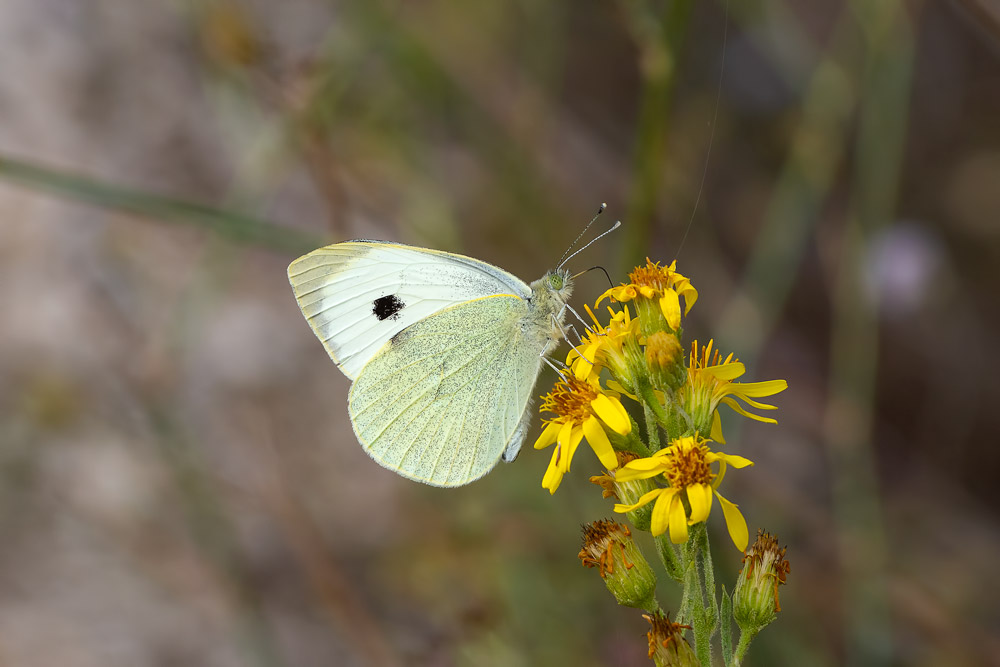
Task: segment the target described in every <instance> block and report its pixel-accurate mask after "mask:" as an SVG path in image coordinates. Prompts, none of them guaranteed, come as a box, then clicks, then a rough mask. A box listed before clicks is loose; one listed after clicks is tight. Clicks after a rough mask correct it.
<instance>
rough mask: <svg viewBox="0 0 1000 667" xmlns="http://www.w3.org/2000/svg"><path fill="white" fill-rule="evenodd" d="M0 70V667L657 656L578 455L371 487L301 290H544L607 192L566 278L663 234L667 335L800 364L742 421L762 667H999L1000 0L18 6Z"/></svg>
mask: <svg viewBox="0 0 1000 667" xmlns="http://www.w3.org/2000/svg"><path fill="white" fill-rule="evenodd" d="M0 63H2V65H0V118H2V122H0V535H2V542H0V543H2V548H0V665H2V666H4V667H6V666H8V665H10V666H17V667H20V666H45V667H47V666H50V665H53V666H65V667H88V666H91V665H101V666H118V665H164V666H167V665H208V666H228V665H268V666H269V665H295V666H298V665H304V666H310V665H349V666H353V665H394V664H406V665H610V664H614V665H645V664H649V662H648V660H647V658H646V640H645V637H644V633H645V631H646V629H647V627H648V626H647V624H646V622H645V621H644V620H643V619H642V618H641V616H640V614H639V613H638V612H636V611H634V610H629V609H625V608H622V607H617V606H616V605H615V604H614V602H613V600H612V598H611V597H610V596H609V595H608V594H607V592H606V590H605V588H604V586H603V584H602V582H601V581H600V579H599V577H598V576H597V574H596V572H595V571H594V570H587V569H584V568H583V567H581V565H580V562H579V561H578V559H577V556H576V554H577V551H578V549H579V546H580V543H579V525H580V524H581V523H583V522H586V521H590V520H593V519H596V518H601V517H607V516H610V515H611V512H610V504H609V503H608V502H607V501H603V500H602V499H601V498H600V494H599V493H598V491H597V488H596V487H593V486H592V485H590V484H589V483H588V482H587V477H588V476H589V475H591V474H594V473H595V472H596V471H597V467H598V463H597V461H596V458H594V457H593V456H592V455H591V454H590V452H589V451H585V450H584V451H583V454H582V455H581V456H580V457H577V462H576V466H575V467H574V470H573V474H571V475H570V477H569V478H567V480H566V481H565V482H564V483H563V486H562V487H561V488H560V489H559V492H558V493H557V494H556V495H555V496H552V497H550V496H549V494H548V493H547V492H545V491H544V490H543V489H542V488H541V487H540V481H541V477H542V473H543V471H544V469H545V467H546V464H547V462H548V458H549V454H548V452H545V453H539V452H536V451H533V450H531V449H530V448H527V449H525V450H524V451H522V453H521V456H520V458H519V459H518V460H517V462H516V463H514V464H512V465H504V464H501V466H500V467H499V468H498V469H497V470H496V471H494V473H493V474H491V475H490V476H488V477H487V478H486V479H484V480H482V481H480V482H477V483H475V484H473V485H471V486H468V487H465V488H461V489H457V490H441V489H433V488H429V487H423V486H420V485H417V484H413V483H410V482H407V481H405V480H403V479H401V478H399V477H397V476H395V475H393V474H392V473H390V472H388V471H385V470H383V469H382V468H380V467H379V466H378V465H376V464H375V463H373V462H372V461H371V460H370V459H369V458H368V457H367V456H366V454H365V453H364V452H363V451H362V449H361V448H360V447H359V446H358V445H357V443H356V441H355V439H354V437H353V434H352V432H351V427H350V424H349V422H348V420H347V408H346V404H347V403H346V399H347V391H348V388H349V383H348V381H347V380H346V378H344V377H343V376H342V375H341V374H340V373H339V372H338V371H337V369H336V367H335V366H334V365H333V364H332V363H330V362H329V360H328V359H327V356H326V353H325V352H324V351H323V349H322V347H321V346H320V344H319V342H318V341H317V340H316V339H315V338H314V337H313V335H312V333H311V332H310V330H309V328H308V327H307V325H306V323H305V321H304V320H303V318H302V316H301V314H300V313H299V311H298V308H297V306H296V303H295V301H294V299H293V297H292V294H291V290H290V288H289V286H288V282H287V279H286V276H285V267H286V266H287V264H288V263H289V261H291V260H292V259H293V258H294V257H296V256H297V255H299V254H301V253H304V252H306V251H308V250H311V249H313V248H314V247H317V246H319V245H322V244H325V243H330V242H334V241H339V240H345V239H348V238H357V237H367V238H380V239H388V240H395V241H401V242H405V243H412V244H417V245H421V246H428V247H434V248H439V249H444V250H452V251H460V252H464V253H467V254H470V255H472V256H475V257H478V258H481V259H483V260H486V261H488V262H491V263H494V264H498V265H500V266H502V267H504V268H506V269H508V270H510V271H512V272H513V273H515V274H517V275H519V276H521V277H522V278H523V279H525V280H532V279H534V278H537V277H539V276H540V275H541V274H542V273H543V272H544V271H545V270H546V269H547V268H550V267H552V266H553V265H554V264H555V263H556V261H557V259H558V257H559V256H560V255H561V254H562V252H563V250H564V249H565V248H566V247H567V246H568V245H569V243H570V242H571V241H572V240H573V238H574V237H575V236H576V235H577V234H578V233H579V231H580V230H581V229H582V228H583V225H584V224H585V223H586V222H587V220H588V219H589V218H590V217H591V215H592V214H593V212H594V211H595V210H596V208H597V206H598V205H599V204H600V203H601V202H602V201H606V202H608V204H609V207H608V208H609V210H608V213H607V214H606V215H605V216H604V221H603V222H602V224H601V225H598V226H597V227H601V228H603V225H604V224H605V223H607V224H610V223H611V222H613V221H614V219H616V218H621V219H622V221H623V222H624V225H623V227H622V229H621V230H620V231H618V232H616V233H615V234H613V235H611V236H610V237H609V238H608V239H606V240H604V241H601V242H600V243H598V244H597V245H595V246H594V247H593V248H591V249H589V250H588V251H587V252H586V253H585V254H583V255H581V256H580V257H578V258H577V259H576V260H574V262H573V266H572V268H574V269H584V268H587V267H588V266H591V265H593V264H595V263H601V264H602V265H604V266H605V267H607V268H608V270H609V271H610V272H611V274H612V276H613V277H614V278H615V279H616V280H624V279H625V272H626V271H627V270H628V269H629V268H630V267H632V266H633V265H635V264H637V263H642V262H644V260H645V258H646V257H647V256H649V257H650V258H652V259H654V260H663V261H667V262H669V261H670V260H671V259H673V258H675V257H676V258H677V260H678V269H679V270H680V271H681V272H682V273H683V274H685V275H687V276H689V277H690V278H691V279H692V281H693V282H694V284H695V285H696V287H697V288H698V289H699V292H700V295H701V298H700V299H699V301H698V304H697V306H696V307H695V309H694V311H693V312H692V314H691V316H690V317H689V318H688V319H687V321H686V325H685V326H686V332H685V335H686V338H687V340H688V342H690V341H691V340H693V339H695V338H697V339H699V340H702V341H704V340H707V339H709V338H715V340H716V343H717V345H719V346H720V347H721V348H722V349H723V350H724V351H733V352H735V353H736V354H737V355H738V356H739V357H740V358H741V359H742V360H743V361H744V362H746V364H747V367H748V373H747V375H746V376H745V377H744V378H743V379H744V380H749V381H752V380H765V379H771V378H784V379H786V380H788V384H789V389H788V391H786V392H785V393H783V394H781V395H779V396H777V397H776V401H775V402H776V403H777V405H778V406H779V407H780V410H779V412H778V413H777V416H778V418H779V422H780V424H779V425H778V426H770V425H765V424H758V423H756V422H747V421H745V420H740V421H737V420H736V419H732V418H731V417H733V415H732V414H727V415H724V418H726V430H727V439H728V441H729V443H730V444H729V448H730V450H731V451H734V452H736V453H740V454H743V455H745V456H747V457H749V458H751V459H753V460H754V461H756V464H757V465H756V467H754V468H752V469H748V470H744V471H741V472H740V474H734V475H732V476H731V477H729V478H728V479H727V482H726V484H727V486H728V492H727V494H726V495H727V496H728V497H729V498H731V499H733V500H734V501H736V502H738V503H739V504H740V506H741V508H742V509H743V511H744V513H745V515H746V516H747V518H748V521H749V523H750V530H751V533H754V532H756V530H757V529H758V528H761V527H763V528H766V529H768V530H770V531H772V532H776V533H777V534H778V536H779V539H780V541H781V542H782V543H785V544H787V545H788V557H789V559H790V561H791V567H792V571H791V575H790V578H789V584H788V585H787V586H786V587H784V588H783V589H782V592H781V601H782V606H783V608H784V610H785V611H784V612H783V614H782V615H781V616H780V617H779V620H778V621H777V622H776V623H775V624H774V625H773V626H771V627H769V628H768V629H767V630H766V631H765V632H764V633H763V634H762V635H761V637H760V638H759V639H758V641H757V642H756V643H755V644H754V646H753V647H752V649H751V652H750V655H749V664H753V665H841V664H849V665H984V664H1000V635H998V634H997V633H996V630H997V628H998V627H1000V605H998V604H997V597H998V594H1000V585H998V577H997V576H996V562H997V557H998V556H1000V532H998V510H1000V495H998V493H997V490H996V489H997V487H996V484H995V478H994V475H996V474H998V472H1000V466H998V463H1000V449H998V447H997V441H998V438H997V433H998V431H1000V410H997V409H996V405H995V404H996V402H997V401H1000V385H998V384H997V379H996V378H997V377H998V374H1000V373H998V371H1000V363H998V361H997V357H995V356H993V352H995V344H996V342H997V335H996V333H995V332H996V331H997V329H998V327H1000V312H998V308H997V293H998V289H1000V270H998V266H1000V221H998V217H1000V5H998V4H997V3H996V2H995V1H994V0H951V1H948V0H941V1H938V2H934V1H931V0H914V1H912V2H900V1H898V0H853V1H849V2H839V1H836V0H796V1H795V2H793V1H791V0H749V1H741V0H733V1H731V2H729V3H728V11H727V5H726V3H725V2H696V1H695V0H671V1H669V2H667V1H659V0H620V1H605V2H595V1H580V0H578V1H576V2H568V1H565V0H564V1H562V2H544V3H543V2H531V1H527V0H516V1H511V2H504V3H499V2H490V3H457V2H442V1H435V0H422V1H412V2H398V1H397V2H392V1H390V0H344V1H333V0H285V1H283V2H281V3H277V2H267V1H265V0H214V1H211V2H209V1H204V0H203V1H198V2H195V1H194V0H192V1H190V2H185V1H183V0H173V1H171V0H160V1H147V2H131V3H130V2H115V1H113V0H91V1H89V2H79V1H78V0H4V1H3V2H2V3H0ZM595 229H596V227H595ZM606 287H607V283H606V281H605V280H604V278H603V276H602V275H601V274H600V273H599V272H593V273H590V274H588V275H587V276H586V277H584V278H582V279H581V280H580V281H579V282H578V286H577V298H576V300H575V304H576V305H577V306H582V304H583V303H585V302H593V300H594V299H595V298H596V297H597V295H599V294H600V292H601V291H603V290H604V289H605V288H606ZM551 383H552V376H551V374H546V375H543V376H542V378H541V381H540V383H539V385H538V393H542V392H543V391H546V390H547V389H548V387H549V386H551ZM741 422H742V423H741ZM537 432H538V425H537V423H536V425H535V426H534V430H533V435H532V436H531V438H534V434H537ZM529 442H530V440H529ZM717 519H718V520H717ZM711 529H712V531H713V534H714V535H715V536H716V537H717V538H719V539H718V540H717V541H716V542H715V544H716V548H715V557H716V560H717V561H718V565H717V573H718V574H717V576H718V577H719V578H720V583H724V584H726V585H727V587H729V588H730V589H731V587H732V582H733V581H734V578H735V573H736V569H737V567H738V565H739V556H740V554H739V553H738V552H736V551H735V550H734V549H732V548H731V546H727V542H728V540H727V539H726V535H725V532H724V529H723V526H722V521H721V517H715V516H713V517H712V525H711ZM650 556H651V557H653V556H654V554H653V553H652V552H650ZM660 599H661V601H662V602H663V603H664V604H666V605H667V606H668V608H669V607H671V606H673V607H675V606H676V604H677V602H678V600H677V591H676V590H674V589H673V588H672V587H671V586H670V585H668V584H666V583H664V584H661V587H660Z"/></svg>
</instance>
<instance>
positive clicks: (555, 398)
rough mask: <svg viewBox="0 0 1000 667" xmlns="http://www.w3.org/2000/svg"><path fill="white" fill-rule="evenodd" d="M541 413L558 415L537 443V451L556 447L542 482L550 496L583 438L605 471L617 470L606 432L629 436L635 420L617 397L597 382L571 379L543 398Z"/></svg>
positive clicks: (562, 382) (554, 388) (567, 470)
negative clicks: (606, 429) (604, 389)
mask: <svg viewBox="0 0 1000 667" xmlns="http://www.w3.org/2000/svg"><path fill="white" fill-rule="evenodd" d="M540 410H541V411H547V412H554V413H555V414H556V415H557V416H556V417H555V418H554V419H549V420H547V422H548V423H547V425H546V426H545V428H544V429H543V430H542V434H541V435H540V436H538V440H536V441H535V449H544V448H546V447H548V446H549V445H551V444H552V443H557V444H556V448H555V451H553V452H552V460H551V462H550V463H549V467H548V469H547V470H546V471H545V476H544V477H543V478H542V487H543V488H546V489H548V490H549V493H555V492H556V489H558V488H559V484H560V483H561V482H562V478H563V475H565V474H566V473H567V472H569V466H570V463H571V462H572V460H573V455H574V454H575V453H576V448H577V447H579V446H580V441H581V440H583V437H584V436H586V437H587V444H589V445H590V448H591V449H593V450H594V453H595V454H597V458H599V459H600V460H601V464H602V465H603V466H604V467H606V468H608V469H609V470H611V469H614V468H617V467H618V459H617V458H616V457H615V450H614V448H613V447H612V446H611V441H610V440H609V439H608V435H607V433H605V432H604V429H605V428H609V429H611V430H612V431H614V432H616V433H618V434H619V435H628V434H629V433H631V432H632V420H631V419H630V418H629V416H628V412H626V411H625V408H624V407H623V406H622V404H621V401H619V400H618V398H617V397H616V396H615V395H613V394H611V393H608V392H604V391H602V390H601V388H600V385H599V384H598V383H597V382H584V381H583V380H578V379H577V378H576V377H574V376H572V375H570V376H569V377H568V378H567V379H566V380H565V381H560V382H557V383H556V385H555V387H553V388H552V391H551V392H549V393H548V394H546V395H545V396H542V406H541V408H540Z"/></svg>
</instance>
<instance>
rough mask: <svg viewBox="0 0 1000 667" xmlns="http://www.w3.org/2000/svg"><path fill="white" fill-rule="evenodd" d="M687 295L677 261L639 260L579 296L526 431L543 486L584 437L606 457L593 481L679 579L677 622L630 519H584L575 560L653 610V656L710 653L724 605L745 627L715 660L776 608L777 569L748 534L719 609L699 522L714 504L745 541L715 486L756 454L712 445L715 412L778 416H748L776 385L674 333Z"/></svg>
mask: <svg viewBox="0 0 1000 667" xmlns="http://www.w3.org/2000/svg"><path fill="white" fill-rule="evenodd" d="M697 300H698V291H697V290H696V289H695V288H694V286H693V285H692V284H691V281H690V280H689V279H688V278H686V277H685V276H683V275H681V274H680V273H678V272H677V267H676V263H671V264H670V265H668V266H661V265H660V264H659V263H656V262H652V261H650V260H648V259H647V261H646V265H645V266H640V267H637V268H636V269H635V270H634V271H632V272H631V273H630V274H629V281H628V282H627V283H623V284H621V285H618V286H615V287H612V288H611V289H609V290H607V291H606V292H604V294H602V295H600V297H599V298H598V299H597V301H596V302H595V304H594V308H593V309H591V308H590V306H589V305H588V306H586V312H587V315H588V316H589V318H590V320H591V321H590V322H589V323H583V324H584V325H585V326H586V331H585V333H584V334H583V336H582V337H581V338H580V340H579V341H578V342H577V344H576V345H574V346H573V348H572V350H571V351H570V352H569V354H568V355H567V357H566V361H565V368H564V370H563V371H562V372H561V373H560V376H561V378H560V380H559V381H558V382H556V384H555V386H554V387H553V389H552V390H551V391H550V392H549V393H547V394H545V395H544V396H543V397H542V405H541V411H542V412H543V413H548V416H547V418H546V419H545V428H544V429H543V431H542V434H541V436H540V437H539V438H538V440H537V441H536V442H535V448H536V449H544V448H547V447H551V446H553V445H555V447H554V449H553V451H552V455H551V459H550V462H549V465H548V468H547V469H546V471H545V475H544V477H543V478H542V486H543V487H544V488H545V489H548V491H549V493H555V492H556V490H557V489H558V488H559V486H560V484H561V483H562V481H563V478H564V477H565V476H566V474H567V473H569V471H570V465H571V463H572V461H573V458H574V456H575V454H576V452H577V450H578V448H579V446H580V444H581V443H582V442H583V441H584V440H586V442H587V444H588V445H589V446H590V449H592V450H593V452H594V454H595V455H596V457H597V459H598V460H599V461H600V463H601V465H602V466H603V467H604V469H605V471H604V473H603V474H600V475H595V476H593V477H591V481H592V482H594V483H595V484H598V485H599V486H600V487H601V489H602V495H603V496H604V497H605V498H610V499H613V500H614V501H615V505H614V511H615V512H617V513H619V514H624V515H625V516H626V517H627V518H628V520H629V522H630V523H631V524H632V526H633V528H634V529H636V530H640V531H648V532H650V533H652V535H653V536H654V538H655V539H656V545H657V551H658V553H659V555H660V557H661V560H662V561H663V565H664V567H665V569H666V571H667V574H668V575H669V576H670V577H671V578H673V579H674V580H676V581H677V582H680V583H682V584H683V586H684V593H683V595H682V597H681V600H682V602H681V607H680V609H679V610H678V614H677V618H678V620H679V621H680V622H679V623H671V622H670V621H669V619H668V618H667V617H666V616H665V615H664V614H663V613H662V612H661V611H660V610H659V605H658V603H657V602H656V600H655V597H654V595H653V593H654V590H653V587H654V586H655V584H656V580H655V577H654V576H652V575H651V570H650V568H649V566H648V564H647V563H646V561H645V559H644V558H643V557H642V554H641V552H640V551H639V550H638V547H637V545H636V543H634V542H633V541H632V538H631V532H630V531H629V529H628V528H627V527H626V526H624V525H622V524H618V523H616V522H614V521H609V520H603V521H597V522H593V523H591V524H588V525H587V526H585V527H584V547H583V549H582V550H581V551H580V559H581V560H582V561H583V563H584V565H587V566H589V567H595V568H597V569H598V571H599V572H600V575H601V577H602V578H603V579H604V581H605V584H606V585H607V586H608V589H609V591H611V593H612V594H613V595H614V596H615V598H616V599H617V600H618V602H619V603H620V604H624V605H628V606H633V607H639V608H642V609H645V610H647V611H649V612H650V615H648V616H647V617H646V618H647V619H649V621H650V623H651V624H652V630H650V634H649V647H650V657H651V658H653V660H654V662H655V663H656V664H699V663H700V664H703V665H704V664H709V663H710V662H711V651H710V649H707V648H706V647H707V644H708V641H709V640H710V639H711V637H712V635H713V634H714V633H715V632H716V631H717V630H718V628H719V621H720V614H722V613H731V614H733V615H734V618H736V619H737V622H738V624H739V625H740V627H741V629H743V631H744V635H743V636H742V637H741V643H740V645H739V646H738V647H737V649H736V651H735V653H734V652H733V650H732V647H728V650H727V647H725V646H724V648H723V653H724V658H725V662H726V664H730V663H731V662H732V659H734V658H738V657H741V656H742V653H743V652H745V650H746V647H747V646H748V645H749V642H750V640H751V639H752V637H753V636H754V635H755V634H756V633H757V632H758V631H759V630H760V628H762V627H763V626H764V625H766V624H767V623H769V622H770V620H772V619H773V616H774V613H775V612H777V611H778V610H779V609H780V608H779V606H778V599H777V586H778V584H779V583H784V580H785V574H786V573H787V572H788V563H787V561H785V560H784V551H783V550H781V551H779V550H777V549H776V547H775V544H773V542H774V539H773V538H770V537H769V536H768V537H766V538H761V539H759V540H758V542H757V543H756V544H755V545H754V546H753V547H752V548H751V549H750V550H749V551H746V553H747V556H746V558H745V563H746V568H745V573H744V574H743V575H741V578H740V584H738V585H737V587H736V597H735V598H734V599H733V604H734V605H736V607H737V608H736V609H733V607H731V606H726V605H725V604H723V605H722V609H723V610H728V612H726V611H720V605H719V604H718V602H717V601H716V598H715V595H716V586H715V583H714V574H713V573H712V559H711V556H710V554H709V553H708V549H709V547H708V537H707V533H706V530H705V525H706V523H707V521H708V519H709V516H710V514H711V510H712V508H713V507H715V506H717V507H719V508H721V512H722V515H723V519H724V520H725V525H726V527H727V529H728V532H729V537H730V539H731V540H732V542H733V544H735V545H736V547H737V548H738V549H740V550H741V551H744V550H747V543H748V542H749V533H748V529H747V521H746V519H745V518H744V516H743V514H742V512H740V509H739V507H738V506H737V505H736V503H734V502H732V501H731V500H729V499H728V498H726V497H725V496H723V494H722V492H721V491H720V486H721V484H722V482H723V480H724V478H725V476H726V471H727V470H728V469H729V468H736V469H741V468H746V467H748V466H752V465H753V462H752V461H750V460H749V459H748V458H745V457H743V456H739V455H736V454H730V453H727V452H723V451H719V449H718V446H719V445H726V441H725V438H724V437H723V434H722V420H721V418H720V415H719V411H720V408H722V406H727V407H728V408H729V409H731V410H732V411H734V412H735V413H736V414H739V415H742V416H744V417H747V418H749V419H753V420H756V421H759V422H765V423H770V424H774V423H777V422H776V421H775V420H774V419H772V418H770V417H765V416H762V415H761V414H759V411H769V410H775V409H776V408H775V406H774V405H770V404H767V403H761V402H759V401H758V400H757V399H760V398H763V397H767V396H773V395H775V394H778V393H780V392H782V391H784V390H785V389H786V388H787V383H786V382H785V381H784V380H768V381H764V382H737V380H738V379H740V378H742V377H743V376H744V375H745V374H746V372H747V371H746V368H745V366H744V365H743V364H742V363H741V362H740V361H739V360H738V359H736V358H735V357H734V355H732V354H729V355H725V356H723V354H722V353H720V352H719V351H718V350H717V349H716V348H715V342H714V341H713V340H709V341H708V342H707V343H704V344H699V343H698V342H697V341H694V342H692V343H691V344H690V346H689V347H686V346H685V345H683V344H682V336H683V326H682V324H683V320H684V318H685V317H686V316H687V315H688V313H689V312H690V311H691V308H692V307H693V306H694V304H695V302H696V301H697ZM605 302H606V303H605ZM602 307H603V309H604V311H603V314H602ZM686 349H690V352H689V353H688V352H686V351H685V350H686ZM633 415H634V417H635V418H633ZM640 424H642V427H640ZM716 514H718V513H716ZM678 549H679V552H678ZM696 588H698V589H700V593H699V591H697V590H695V589H696ZM730 590H732V589H730ZM706 599H708V600H711V604H708V603H706V604H708V606H706V608H705V609H698V608H697V601H703V600H706ZM686 622H690V623H691V625H685V624H684V623H686ZM726 622H727V623H728V619H727V621H726ZM685 629H690V630H693V632H694V639H695V649H696V650H697V653H698V656H697V658H695V654H694V652H693V651H692V649H691V647H690V646H689V645H688V643H687V641H686V640H685V639H684V638H683V632H684V630H685ZM725 641H728V638H727V639H726V640H725ZM706 651H707V652H706ZM737 662H738V659H737Z"/></svg>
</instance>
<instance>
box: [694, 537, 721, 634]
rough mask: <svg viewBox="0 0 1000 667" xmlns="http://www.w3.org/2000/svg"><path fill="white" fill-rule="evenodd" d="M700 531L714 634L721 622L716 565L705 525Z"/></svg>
mask: <svg viewBox="0 0 1000 667" xmlns="http://www.w3.org/2000/svg"><path fill="white" fill-rule="evenodd" d="M699 525H700V526H701V529H700V530H698V543H699V547H700V548H699V552H700V556H701V567H702V576H703V577H704V583H705V593H706V595H707V596H708V599H709V601H710V602H711V604H712V606H711V608H710V613H711V618H712V622H711V623H710V624H709V626H710V627H711V632H712V634H715V630H716V629H717V628H718V622H719V602H718V599H717V598H716V597H715V565H714V563H712V550H711V548H710V546H709V542H708V530H707V528H706V526H705V524H704V523H701V524H699Z"/></svg>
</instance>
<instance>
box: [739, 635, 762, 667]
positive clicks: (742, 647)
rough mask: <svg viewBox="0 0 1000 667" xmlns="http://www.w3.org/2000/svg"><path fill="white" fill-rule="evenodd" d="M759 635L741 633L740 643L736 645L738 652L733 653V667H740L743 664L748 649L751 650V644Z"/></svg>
mask: <svg viewBox="0 0 1000 667" xmlns="http://www.w3.org/2000/svg"><path fill="white" fill-rule="evenodd" d="M756 635H757V633H756V632H743V631H742V630H741V631H740V642H739V643H738V644H737V645H736V650H735V651H733V667H739V664H740V663H741V662H743V656H745V655H746V654H747V649H749V648H750V642H752V641H753V638H754V637H755V636H756Z"/></svg>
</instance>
